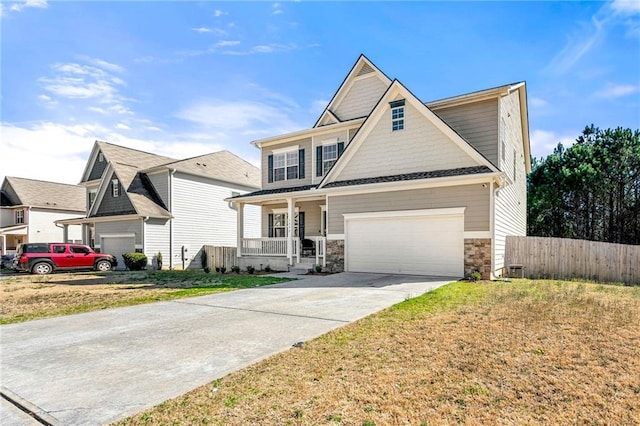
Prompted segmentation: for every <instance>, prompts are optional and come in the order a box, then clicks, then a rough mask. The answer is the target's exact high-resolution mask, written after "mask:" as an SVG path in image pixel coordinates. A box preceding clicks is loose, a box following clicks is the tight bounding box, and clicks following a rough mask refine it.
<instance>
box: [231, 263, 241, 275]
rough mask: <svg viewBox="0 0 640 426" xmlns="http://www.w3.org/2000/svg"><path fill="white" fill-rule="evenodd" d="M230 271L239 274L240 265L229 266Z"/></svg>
mask: <svg viewBox="0 0 640 426" xmlns="http://www.w3.org/2000/svg"><path fill="white" fill-rule="evenodd" d="M231 272H234V273H236V274H239V273H240V267H239V266H238V265H233V266H232V267H231Z"/></svg>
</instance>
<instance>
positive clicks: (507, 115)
mask: <svg viewBox="0 0 640 426" xmlns="http://www.w3.org/2000/svg"><path fill="white" fill-rule="evenodd" d="M500 117H501V118H502V119H504V121H505V128H506V138H505V142H506V144H505V146H506V153H505V154H506V155H505V160H504V161H502V159H501V158H500V162H499V164H498V167H499V168H500V170H502V171H504V172H505V174H506V175H507V177H508V178H509V180H513V176H514V169H513V153H514V151H515V153H516V170H515V182H513V183H510V182H506V186H504V187H502V188H500V189H499V190H498V191H497V192H496V196H495V227H494V235H495V238H494V250H495V251H494V259H495V263H494V272H496V273H497V274H499V273H500V272H501V269H502V267H503V266H505V265H504V253H505V240H506V236H508V235H526V233H527V184H526V171H525V158H524V149H523V142H522V123H521V119H520V100H519V94H518V92H517V91H515V92H513V93H511V94H509V95H507V96H504V97H502V98H501V99H500Z"/></svg>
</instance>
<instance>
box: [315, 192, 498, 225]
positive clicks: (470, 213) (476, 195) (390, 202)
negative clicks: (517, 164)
mask: <svg viewBox="0 0 640 426" xmlns="http://www.w3.org/2000/svg"><path fill="white" fill-rule="evenodd" d="M446 207H466V210H465V212H464V230H465V231H489V225H490V216H491V212H490V207H489V188H488V187H487V188H483V187H482V185H481V184H475V185H461V186H452V187H445V188H427V189H412V190H406V191H389V192H376V193H370V194H358V195H342V196H329V197H328V200H327V210H328V215H329V216H328V224H327V227H328V233H329V234H344V217H343V215H344V214H345V213H368V212H381V211H396V210H420V209H437V208H446Z"/></svg>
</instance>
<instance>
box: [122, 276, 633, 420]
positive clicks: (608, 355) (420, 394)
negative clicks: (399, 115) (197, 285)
mask: <svg viewBox="0 0 640 426" xmlns="http://www.w3.org/2000/svg"><path fill="white" fill-rule="evenodd" d="M639 347H640V288H638V287H635V288H630V287H619V286H603V285H595V284H586V283H567V282H552V281H528V280H518V281H517V282H514V283H511V284H505V283H477V284H471V283H454V284H451V285H449V286H446V287H443V288H441V289H439V290H436V291H435V292H432V293H428V294H426V295H423V296H421V297H418V298H415V299H412V300H408V301H406V302H404V303H401V304H399V305H396V306H394V307H393V308H391V309H388V310H386V311H384V312H382V313H380V314H378V315H374V316H371V317H368V318H365V319H363V320H361V321H359V322H357V323H354V324H351V325H349V326H347V327H344V328H342V329H339V330H337V331H334V332H332V333H329V334H327V335H325V336H322V337H320V338H318V339H315V340H313V341H311V342H308V343H307V344H306V345H305V346H304V347H302V348H294V349H291V350H290V351H287V352H286V353H281V354H278V355H276V356H273V357H271V358H269V359H267V360H265V361H263V362H260V363H258V364H256V365H253V366H251V367H249V368H246V369H244V370H242V371H239V372H236V373H233V374H230V375H228V376H226V377H224V378H222V379H220V380H217V381H215V382H213V383H211V384H209V385H207V386H203V387H201V388H198V389H195V390H193V391H192V392H190V393H188V394H186V395H184V396H182V397H179V398H176V399H174V400H171V401H167V402H165V403H163V404H161V405H159V406H157V407H156V408H154V409H152V410H150V411H147V412H145V413H141V414H139V415H137V416H135V417H134V418H131V419H126V420H124V421H122V422H120V423H119V424H121V425H143V424H145V425H146V424H181V425H182V424H185V425H186V424H221V425H222V424H224V425H235V424H238V425H240V424H242V425H245V424H259V425H276V424H277V425H280V424H293V425H298V424H303V425H316V424H348V425H388V424H403V425H404V424H411V425H420V424H430V425H431V424H457V423H466V424H576V423H579V424H616V425H634V424H640V357H638V348H639Z"/></svg>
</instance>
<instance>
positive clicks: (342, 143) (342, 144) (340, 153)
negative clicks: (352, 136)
mask: <svg viewBox="0 0 640 426" xmlns="http://www.w3.org/2000/svg"><path fill="white" fill-rule="evenodd" d="M343 152H344V142H338V158H340V156H341V155H342V153H343Z"/></svg>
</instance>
